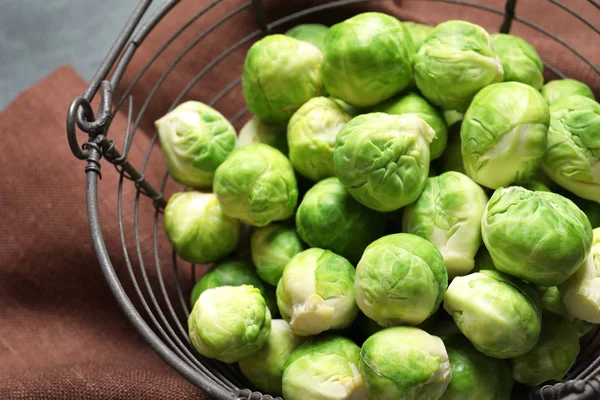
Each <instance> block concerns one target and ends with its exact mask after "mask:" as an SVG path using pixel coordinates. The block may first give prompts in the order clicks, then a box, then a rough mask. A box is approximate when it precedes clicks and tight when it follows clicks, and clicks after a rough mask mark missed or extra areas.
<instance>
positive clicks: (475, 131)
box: [460, 82, 550, 189]
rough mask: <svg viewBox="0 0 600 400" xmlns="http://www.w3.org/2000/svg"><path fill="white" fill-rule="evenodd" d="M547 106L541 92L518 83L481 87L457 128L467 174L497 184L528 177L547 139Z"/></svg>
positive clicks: (481, 182) (548, 118) (494, 187)
mask: <svg viewBox="0 0 600 400" xmlns="http://www.w3.org/2000/svg"><path fill="white" fill-rule="evenodd" d="M549 122H550V114H549V112H548V105H547V104H546V101H545V100H544V98H543V97H542V96H541V95H540V93H539V92H538V91H537V90H535V89H534V88H532V87H531V86H527V85H524V84H522V83H519V82H503V83H496V84H494V85H490V86H487V87H486V88H484V89H482V90H481V91H480V92H479V93H477V95H476V96H475V98H474V99H473V103H471V106H470V107H469V109H468V110H467V113H466V114H465V119H464V121H463V122H462V126H461V129H460V139H461V144H462V156H463V162H464V165H465V170H466V171H467V175H469V176H470V177H471V178H472V179H473V180H474V181H475V182H477V183H479V184H481V185H483V186H487V187H489V188H491V189H496V188H498V187H500V186H507V185H510V184H511V183H512V182H514V181H519V180H524V179H527V178H529V177H531V176H532V175H533V174H534V173H535V171H536V169H537V168H538V166H539V163H540V161H541V159H542V155H543V154H544V151H546V145H547V143H548V124H549Z"/></svg>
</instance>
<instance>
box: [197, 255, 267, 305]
mask: <svg viewBox="0 0 600 400" xmlns="http://www.w3.org/2000/svg"><path fill="white" fill-rule="evenodd" d="M242 285H251V286H254V287H255V288H257V289H258V290H260V294H261V295H262V296H263V298H264V299H265V303H266V304H267V307H269V311H270V312H271V315H276V314H277V313H278V310H277V298H276V297H275V291H274V290H271V289H270V288H267V287H266V286H265V284H264V283H263V282H262V281H261V280H260V279H259V278H258V275H256V272H255V271H254V268H253V266H252V264H250V262H248V261H245V260H235V259H231V260H225V261H222V262H220V263H218V264H217V265H215V266H214V267H212V268H211V269H210V270H208V272H206V273H205V274H204V275H203V276H202V277H201V278H200V279H199V280H198V282H196V284H195V285H194V289H193V290H192V295H191V298H190V305H191V306H192V308H193V307H194V304H196V301H198V298H199V297H200V295H201V294H202V293H204V292H205V291H207V290H208V289H212V288H216V287H220V286H242Z"/></svg>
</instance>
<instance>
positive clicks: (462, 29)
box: [415, 21, 503, 112]
mask: <svg viewBox="0 0 600 400" xmlns="http://www.w3.org/2000/svg"><path fill="white" fill-rule="evenodd" d="M502 76H503V72H502V62H501V61H500V59H499V58H498V56H497V55H496V53H494V49H493V44H492V39H491V38H490V35H488V33H487V32H486V31H485V29H483V28H482V27H480V26H479V25H475V24H471V23H469V22H466V21H447V22H444V23H441V24H439V25H438V26H436V27H435V28H434V29H433V31H432V32H431V33H430V34H429V35H428V36H427V38H426V39H425V41H424V42H423V44H422V45H421V48H420V49H419V52H418V53H417V55H416V57H415V81H416V84H417V86H418V88H419V90H420V91H421V93H423V96H425V98H427V100H429V101H430V102H431V103H433V104H435V105H436V106H439V107H442V108H445V109H448V110H457V111H460V112H464V111H466V110H467V107H469V104H470V103H471V100H473V97H474V96H475V94H477V92H478V91H479V90H481V89H482V88H484V87H485V86H487V85H489V84H491V83H494V82H500V81H502Z"/></svg>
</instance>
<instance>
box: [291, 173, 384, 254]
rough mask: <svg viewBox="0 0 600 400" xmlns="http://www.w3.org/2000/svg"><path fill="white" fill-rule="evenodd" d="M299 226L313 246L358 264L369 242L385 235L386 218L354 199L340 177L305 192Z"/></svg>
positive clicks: (298, 217)
mask: <svg viewBox="0 0 600 400" xmlns="http://www.w3.org/2000/svg"><path fill="white" fill-rule="evenodd" d="M296 229H297V232H298V235H299V236H300V238H302V240H303V241H305V242H306V243H308V245H309V246H311V247H320V248H323V249H328V250H331V251H333V252H334V253H336V254H339V255H341V256H343V257H345V258H347V259H348V260H349V261H350V262H352V263H353V264H356V263H357V262H358V260H359V259H360V257H361V255H362V253H363V251H364V250H365V248H366V247H367V246H368V245H369V243H371V242H372V241H373V240H375V239H377V238H379V237H380V236H381V235H383V232H384V229H385V220H384V217H383V215H381V214H380V213H378V212H376V211H373V210H371V209H368V208H367V207H365V206H363V205H362V204H360V203H358V202H357V201H356V200H354V198H352V196H350V193H349V192H348V190H347V189H346V188H345V187H344V185H342V184H341V183H340V181H339V180H338V179H337V178H327V179H324V180H322V181H321V182H319V183H317V184H316V185H314V186H313V187H312V188H310V189H309V190H308V192H306V194H305V195H304V198H303V199H302V202H301V203H300V206H299V207H298V211H297V212H296Z"/></svg>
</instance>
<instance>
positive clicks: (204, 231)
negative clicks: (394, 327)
mask: <svg viewBox="0 0 600 400" xmlns="http://www.w3.org/2000/svg"><path fill="white" fill-rule="evenodd" d="M164 226H165V233H166V235H167V238H168V239H169V241H170V242H171V244H172V245H173V247H174V248H175V252H176V253H177V254H178V255H179V257H181V258H182V259H184V260H186V261H190V262H193V263H197V264H204V263H211V262H215V261H219V260H221V259H223V258H225V257H226V256H227V255H228V254H229V253H231V252H232V251H233V250H234V249H235V248H236V246H237V245H238V241H239V239H240V222H239V221H238V220H235V219H233V218H230V217H228V216H227V215H225V213H224V212H223V210H222V206H221V204H220V203H219V201H218V200H217V197H216V196H215V195H214V194H212V193H202V192H194V191H191V192H179V193H175V194H174V195H173V196H171V198H170V199H169V202H168V203H167V206H166V207H165V212H164Z"/></svg>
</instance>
